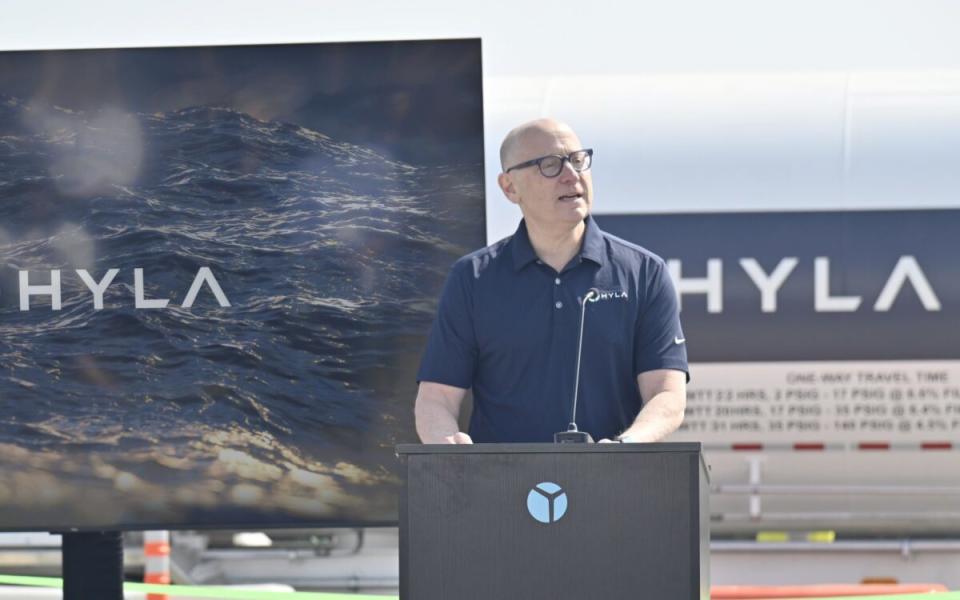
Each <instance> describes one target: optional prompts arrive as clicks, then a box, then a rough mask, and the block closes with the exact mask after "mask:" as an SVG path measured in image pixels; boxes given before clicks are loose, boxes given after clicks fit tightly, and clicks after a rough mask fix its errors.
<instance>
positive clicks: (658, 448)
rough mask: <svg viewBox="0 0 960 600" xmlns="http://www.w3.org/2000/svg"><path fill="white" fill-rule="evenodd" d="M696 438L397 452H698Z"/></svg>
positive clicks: (418, 447) (403, 449)
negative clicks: (629, 442) (630, 442)
mask: <svg viewBox="0 0 960 600" xmlns="http://www.w3.org/2000/svg"><path fill="white" fill-rule="evenodd" d="M700 449H701V448H700V442H658V443H652V444H550V443H545V444H539V443H538V444H400V445H398V446H397V448H396V450H397V454H398V455H399V454H525V453H526V454H561V453H566V452H573V453H588V452H592V453H605V452H654V453H662V452H692V453H699V452H700Z"/></svg>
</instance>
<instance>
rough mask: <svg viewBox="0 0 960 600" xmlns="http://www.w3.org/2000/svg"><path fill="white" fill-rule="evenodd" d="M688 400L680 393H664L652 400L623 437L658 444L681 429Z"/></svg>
mask: <svg viewBox="0 0 960 600" xmlns="http://www.w3.org/2000/svg"><path fill="white" fill-rule="evenodd" d="M685 407H686V398H684V397H683V396H681V393H680V392H675V391H663V392H660V393H659V394H657V395H656V396H654V397H653V398H651V399H650V400H649V401H648V402H647V403H646V404H644V405H643V409H642V410H641V411H640V414H638V415H637V418H636V419H635V420H634V421H633V423H632V424H631V425H630V427H628V428H627V429H626V430H625V431H624V432H623V433H622V434H621V435H623V436H629V437H630V440H631V441H636V442H657V441H660V440H662V439H663V438H665V437H667V436H668V435H669V434H671V433H673V432H674V431H676V430H677V428H678V427H680V424H681V423H682V422H683V413H684V408H685Z"/></svg>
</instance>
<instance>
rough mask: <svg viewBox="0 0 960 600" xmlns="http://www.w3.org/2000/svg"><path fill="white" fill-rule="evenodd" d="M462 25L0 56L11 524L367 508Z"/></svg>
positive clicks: (438, 171)
mask: <svg viewBox="0 0 960 600" xmlns="http://www.w3.org/2000/svg"><path fill="white" fill-rule="evenodd" d="M484 241H485V230H484V209H483V116H482V96H481V68H480V43H479V41H478V40H449V41H425V42H389V43H388V42H383V43H351V44H297V45H276V46H236V47H197V48H154V49H110V50H80V51H30V52H6V53H0V413H2V416H0V530H60V529H65V528H82V529H84V528H85V529H101V528H123V529H127V528H130V529H137V528H146V527H164V528H183V527H236V526H258V527H277V526H285V525H304V524H378V523H384V524H385V523H390V522H393V521H395V519H396V517H397V498H398V491H399V489H400V480H399V476H398V473H399V468H398V466H399V465H398V464H397V460H396V457H395V456H394V453H393V448H394V445H395V444H397V443H403V442H411V441H415V440H416V434H415V432H414V427H413V401H414V397H415V394H416V382H415V373H416V367H417V365H418V362H419V358H420V354H421V351H422V348H423V344H424V342H425V339H426V334H427V332H428V329H429V326H430V322H431V319H432V317H433V313H434V309H435V305H436V298H437V296H438V293H439V290H440V287H441V286H442V283H443V280H444V277H445V275H446V273H447V271H448V269H449V267H450V265H451V263H452V262H453V261H454V260H455V259H456V258H457V257H458V256H460V255H462V254H464V253H466V252H468V251H470V250H472V249H475V248H477V247H480V246H482V245H484Z"/></svg>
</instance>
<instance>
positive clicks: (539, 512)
mask: <svg viewBox="0 0 960 600" xmlns="http://www.w3.org/2000/svg"><path fill="white" fill-rule="evenodd" d="M527 511H528V512H529V513H530V516H531V517H533V518H534V519H536V520H537V521H540V522H541V523H555V522H557V521H559V520H560V519H561V518H563V515H564V514H566V512H567V493H566V492H564V491H563V488H561V487H560V486H559V485H557V484H555V483H551V482H549V481H544V482H543V483H538V484H537V485H536V487H534V488H533V489H532V490H530V493H529V494H527Z"/></svg>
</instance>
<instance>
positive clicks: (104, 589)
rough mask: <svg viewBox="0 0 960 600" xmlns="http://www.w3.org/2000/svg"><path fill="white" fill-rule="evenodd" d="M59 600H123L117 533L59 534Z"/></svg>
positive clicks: (120, 540) (118, 533)
mask: <svg viewBox="0 0 960 600" xmlns="http://www.w3.org/2000/svg"><path fill="white" fill-rule="evenodd" d="M62 535H63V544H62V553H63V600H91V599H92V598H96V599H97V600H123V536H122V535H121V533H120V532H119V531H93V532H83V533H78V532H72V533H63V534H62Z"/></svg>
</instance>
